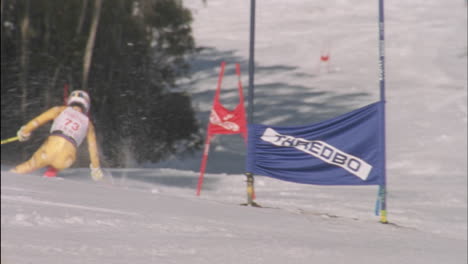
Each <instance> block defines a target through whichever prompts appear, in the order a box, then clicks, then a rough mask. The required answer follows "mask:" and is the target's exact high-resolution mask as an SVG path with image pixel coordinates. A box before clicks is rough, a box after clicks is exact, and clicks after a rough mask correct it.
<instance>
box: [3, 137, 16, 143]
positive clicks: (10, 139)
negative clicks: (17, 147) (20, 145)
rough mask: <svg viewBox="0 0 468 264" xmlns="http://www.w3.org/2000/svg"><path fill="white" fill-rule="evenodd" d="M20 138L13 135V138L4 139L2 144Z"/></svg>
mask: <svg viewBox="0 0 468 264" xmlns="http://www.w3.org/2000/svg"><path fill="white" fill-rule="evenodd" d="M16 140H18V137H11V138H7V139H2V144H1V145H3V144H6V143H10V142H13V141H16Z"/></svg>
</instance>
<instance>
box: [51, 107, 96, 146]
mask: <svg viewBox="0 0 468 264" xmlns="http://www.w3.org/2000/svg"><path fill="white" fill-rule="evenodd" d="M88 124H89V118H88V117H87V116H86V115H85V114H83V113H81V112H79V111H76V110H74V109H73V108H71V107H67V108H66V109H65V110H63V111H62V113H60V115H59V116H58V117H57V118H55V120H54V123H53V124H52V128H51V129H50V132H54V131H57V130H59V131H62V133H63V134H64V135H65V136H67V137H70V138H72V139H73V140H75V142H76V145H77V146H79V145H80V144H81V143H82V142H83V140H84V138H85V137H86V133H87V132H88Z"/></svg>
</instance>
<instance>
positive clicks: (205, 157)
mask: <svg viewBox="0 0 468 264" xmlns="http://www.w3.org/2000/svg"><path fill="white" fill-rule="evenodd" d="M210 142H211V134H210V133H209V132H208V134H207V135H206V140H205V149H204V151H203V158H202V162H201V165H200V176H199V177H198V185H197V196H200V192H201V188H202V185H203V176H204V175H205V168H206V161H207V160H208V153H209V152H210Z"/></svg>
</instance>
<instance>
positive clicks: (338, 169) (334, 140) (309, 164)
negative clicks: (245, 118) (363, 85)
mask: <svg viewBox="0 0 468 264" xmlns="http://www.w3.org/2000/svg"><path fill="white" fill-rule="evenodd" d="M382 107H383V104H382V103H381V102H376V103H373V104H370V105H368V106H365V107H363V108H360V109H357V110H354V111H352V112H349V113H347V114H344V115H341V116H338V117H335V118H332V119H330V120H326V121H323V122H320V123H316V124H311V125H307V126H294V127H277V126H265V125H260V124H249V127H248V151H247V160H246V161H247V162H246V172H250V173H253V174H254V175H263V176H269V177H273V178H277V179H280V180H285V181H291V182H297V183H305V184H318V185H381V184H383V183H384V175H383V174H384V171H383V164H384V163H383V159H384V155H383V154H384V152H383V146H381V141H380V140H379V139H380V136H381V135H379V134H380V133H381V131H382V130H381V129H379V126H381V125H382V122H380V120H379V117H380V115H379V113H380V112H379V111H382V110H383V109H382Z"/></svg>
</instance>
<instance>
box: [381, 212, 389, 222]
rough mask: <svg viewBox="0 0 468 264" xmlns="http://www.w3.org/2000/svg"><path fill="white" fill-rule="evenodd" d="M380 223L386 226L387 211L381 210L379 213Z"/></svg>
mask: <svg viewBox="0 0 468 264" xmlns="http://www.w3.org/2000/svg"><path fill="white" fill-rule="evenodd" d="M380 223H382V224H388V220H387V210H381V211H380Z"/></svg>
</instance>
